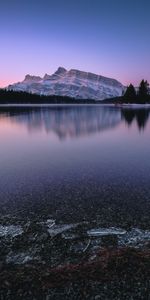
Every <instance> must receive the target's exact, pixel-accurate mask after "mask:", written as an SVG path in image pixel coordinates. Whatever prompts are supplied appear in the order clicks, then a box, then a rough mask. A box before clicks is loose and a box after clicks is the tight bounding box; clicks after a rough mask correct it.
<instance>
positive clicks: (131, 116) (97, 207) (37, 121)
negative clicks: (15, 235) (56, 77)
mask: <svg viewBox="0 0 150 300" xmlns="http://www.w3.org/2000/svg"><path fill="white" fill-rule="evenodd" d="M0 139H1V147H0V166H1V167H0V187H1V190H0V209H1V214H3V215H4V214H8V213H10V214H12V215H15V216H17V215H19V216H21V217H25V218H26V217H27V216H28V217H30V216H31V218H32V217H33V218H34V217H35V216H36V217H37V216H38V217H39V218H40V216H42V215H45V216H47V217H48V216H51V217H52V218H54V219H56V220H58V221H60V220H61V221H63V222H70V221H72V220H73V221H74V222H77V221H78V222H79V221H83V220H86V221H87V220H88V221H92V220H98V221H99V223H100V224H101V225H103V226H108V225H109V226H110V225H111V226H116V225H117V226H118V225H119V226H142V227H144V228H145V227H148V226H149V213H150V201H149V199H150V188H149V183H150V159H149V157H150V113H149V109H137V108H134V109H133V108H132V109H130V108H118V107H113V106H101V105H93V106H92V105H78V106H75V105H70V106H68V105H66V106H65V105H64V106H63V105H58V106H55V105H53V106H48V107H32V106H31V107H30V106H29V107H28V106H26V107H14V106H13V107H11V108H10V107H1V108H0Z"/></svg>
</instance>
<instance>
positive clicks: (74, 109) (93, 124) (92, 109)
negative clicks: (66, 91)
mask: <svg viewBox="0 0 150 300" xmlns="http://www.w3.org/2000/svg"><path fill="white" fill-rule="evenodd" d="M4 116H5V117H7V118H9V120H10V121H11V122H13V123H14V122H15V123H19V124H23V125H25V126H26V127H27V129H28V131H29V132H32V131H41V130H43V129H44V130H45V131H46V132H47V133H51V132H53V133H55V134H56V135H57V136H58V137H59V139H65V138H67V137H70V138H73V137H79V136H84V135H89V134H93V133H96V132H100V131H103V130H105V129H109V128H112V127H114V126H116V125H117V124H119V123H120V121H121V113H120V111H119V110H118V109H116V108H113V107H102V106H98V105H95V106H82V105H81V106H53V107H42V108H41V107H34V108H33V107H11V108H6V107H5V108H3V109H2V108H1V109H0V118H2V117H4Z"/></svg>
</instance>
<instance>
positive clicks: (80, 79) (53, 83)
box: [7, 67, 124, 100]
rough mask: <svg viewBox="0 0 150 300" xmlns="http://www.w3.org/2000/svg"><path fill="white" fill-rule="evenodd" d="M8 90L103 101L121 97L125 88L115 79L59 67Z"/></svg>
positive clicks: (12, 86) (10, 86)
mask: <svg viewBox="0 0 150 300" xmlns="http://www.w3.org/2000/svg"><path fill="white" fill-rule="evenodd" d="M7 89H8V90H14V91H26V92H30V93H35V94H43V95H60V96H69V97H73V98H76V99H95V100H103V99H107V98H112V97H117V96H121V95H122V92H123V90H124V86H123V85H122V84H121V83H120V82H119V81H117V80H115V79H111V78H107V77H103V76H101V75H96V74H93V73H89V72H83V71H79V70H74V69H71V70H69V71H67V70H66V69H65V68H62V67H59V68H58V70H57V71H56V72H55V73H54V74H52V75H48V74H45V75H44V77H43V78H41V77H39V76H31V75H26V76H25V79H24V80H23V81H22V82H18V83H15V84H12V85H9V86H8V87H7Z"/></svg>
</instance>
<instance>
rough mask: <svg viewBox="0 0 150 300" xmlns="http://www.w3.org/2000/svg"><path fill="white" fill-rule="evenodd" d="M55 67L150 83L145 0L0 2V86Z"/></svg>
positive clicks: (148, 2)
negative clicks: (143, 80) (144, 80)
mask: <svg viewBox="0 0 150 300" xmlns="http://www.w3.org/2000/svg"><path fill="white" fill-rule="evenodd" d="M59 66H63V67H65V68H66V69H71V68H73V69H80V70H84V71H89V72H94V73H97V74H101V75H104V76H108V77H112V78H116V79H118V80H119V81H121V82H122V83H123V84H128V83H130V82H132V83H134V84H135V85H137V84H138V83H139V81H140V80H141V79H142V78H144V79H147V80H148V81H149V82H150V0H126V1H125V0H26V1H22V0H0V86H1V87H3V86H6V85H7V84H9V83H13V82H18V81H22V80H23V79H24V76H25V75H26V74H31V75H40V76H43V75H44V74H45V73H48V74H51V73H53V72H54V71H55V70H56V69H57V68H58V67H59Z"/></svg>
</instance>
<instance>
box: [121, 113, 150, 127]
mask: <svg viewBox="0 0 150 300" xmlns="http://www.w3.org/2000/svg"><path fill="white" fill-rule="evenodd" d="M121 114H122V118H123V119H124V120H125V122H126V123H127V124H128V125H129V126H130V125H131V124H132V123H133V121H134V120H136V123H137V126H138V129H139V130H141V129H143V130H144V129H145V126H146V124H147V121H148V118H149V109H122V110H121Z"/></svg>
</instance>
